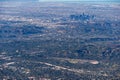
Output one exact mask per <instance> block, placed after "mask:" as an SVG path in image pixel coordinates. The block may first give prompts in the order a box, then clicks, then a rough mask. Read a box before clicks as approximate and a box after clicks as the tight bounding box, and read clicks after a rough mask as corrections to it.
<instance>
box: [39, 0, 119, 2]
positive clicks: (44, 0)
mask: <svg viewBox="0 0 120 80" xmlns="http://www.w3.org/2000/svg"><path fill="white" fill-rule="evenodd" d="M39 1H108V2H109V1H115V2H116V1H120V0H39Z"/></svg>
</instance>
